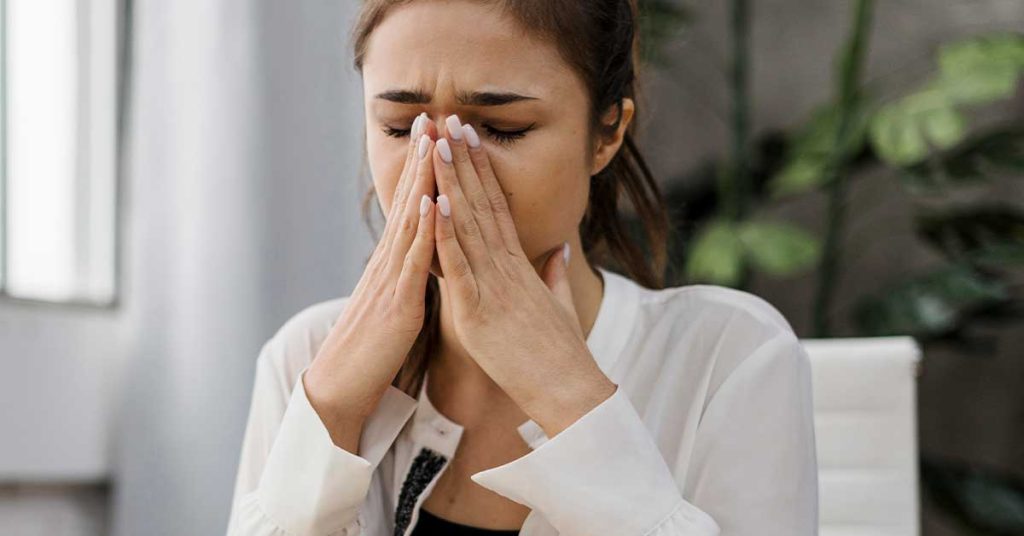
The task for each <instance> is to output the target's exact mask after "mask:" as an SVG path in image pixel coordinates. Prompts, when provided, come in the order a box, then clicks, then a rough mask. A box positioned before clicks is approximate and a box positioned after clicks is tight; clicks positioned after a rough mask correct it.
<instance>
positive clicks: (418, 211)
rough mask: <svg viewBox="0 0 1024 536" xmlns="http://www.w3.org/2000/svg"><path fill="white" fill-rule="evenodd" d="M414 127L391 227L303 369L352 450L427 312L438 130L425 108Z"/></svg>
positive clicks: (328, 420) (334, 431) (340, 439)
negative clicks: (425, 113)
mask: <svg viewBox="0 0 1024 536" xmlns="http://www.w3.org/2000/svg"><path fill="white" fill-rule="evenodd" d="M411 130H412V132H413V133H414V134H416V135H411V136H410V138H411V139H410V142H409V147H408V152H407V154H406V160H405V167H404V168H403V170H402V175H401V177H400V178H399V181H398V186H397V187H396V188H395V192H394V195H393V197H392V202H391V207H390V209H389V210H388V215H387V224H386V225H385V227H384V233H383V235H382V236H381V239H380V241H379V242H378V243H377V247H376V249H375V250H374V252H373V254H372V255H371V257H370V260H369V262H368V263H367V266H366V269H365V271H364V272H363V275H362V277H361V278H360V279H359V283H358V284H357V285H356V287H355V289H354V290H353V291H352V294H351V296H350V297H349V299H348V303H347V305H346V307H345V309H344V310H343V311H342V313H341V315H340V316H339V318H338V319H337V321H336V322H335V323H334V326H333V328H332V330H331V332H330V334H329V335H328V336H327V339H326V340H325V341H324V343H323V345H322V346H321V347H320V350H319V351H318V353H317V355H316V357H315V358H314V359H313V362H312V364H311V365H310V367H309V370H308V371H307V372H306V374H305V376H304V384H305V388H306V394H307V396H308V398H309V401H310V404H311V405H312V406H313V408H314V409H315V410H316V411H317V414H318V415H319V416H320V418H321V419H322V420H323V421H324V422H325V424H326V425H327V427H328V429H329V430H330V431H331V437H332V439H334V441H335V443H336V444H338V445H339V446H342V447H344V448H346V449H347V450H350V451H352V452H354V450H352V448H350V447H353V443H355V445H358V437H359V436H358V431H356V433H355V434H354V437H353V434H352V433H350V431H351V430H352V429H353V428H361V423H362V422H363V421H364V420H365V419H366V417H368V416H369V414H370V413H371V412H372V411H373V410H374V408H376V406H377V403H378V402H379V400H380V397H381V396H383V394H384V391H385V390H386V389H387V387H388V386H389V385H390V384H391V381H392V380H393V378H394V377H395V375H396V374H397V373H398V371H399V369H400V368H401V366H402V364H403V363H404V361H405V359H406V357H407V356H408V353H409V350H410V349H411V348H412V345H413V343H414V342H415V341H416V337H417V336H418V334H419V332H420V329H421V328H422V327H423V322H424V319H425V311H424V307H425V303H424V297H425V294H426V284H427V278H428V276H429V275H430V266H431V263H432V262H433V259H434V251H435V248H434V214H433V213H434V206H433V203H432V202H431V200H430V196H431V195H432V194H433V193H434V185H435V183H434V167H433V164H432V161H431V157H430V154H431V152H432V150H433V148H434V141H433V138H434V137H435V136H436V130H434V129H433V123H432V122H431V121H429V120H428V118H427V117H426V115H420V116H419V117H417V118H416V121H415V123H414V124H413V126H412V128H411ZM343 430H348V431H345V432H344V433H343V432H342V431H343Z"/></svg>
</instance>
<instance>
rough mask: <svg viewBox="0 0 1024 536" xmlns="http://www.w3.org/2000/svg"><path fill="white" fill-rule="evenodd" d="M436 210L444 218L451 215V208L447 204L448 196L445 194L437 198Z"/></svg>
mask: <svg viewBox="0 0 1024 536" xmlns="http://www.w3.org/2000/svg"><path fill="white" fill-rule="evenodd" d="M437 208H438V209H439V210H440V211H441V215H442V216H444V217H445V218H447V217H448V216H451V215H452V206H451V204H449V203H448V196H447V195H445V194H441V195H439V196H437Z"/></svg>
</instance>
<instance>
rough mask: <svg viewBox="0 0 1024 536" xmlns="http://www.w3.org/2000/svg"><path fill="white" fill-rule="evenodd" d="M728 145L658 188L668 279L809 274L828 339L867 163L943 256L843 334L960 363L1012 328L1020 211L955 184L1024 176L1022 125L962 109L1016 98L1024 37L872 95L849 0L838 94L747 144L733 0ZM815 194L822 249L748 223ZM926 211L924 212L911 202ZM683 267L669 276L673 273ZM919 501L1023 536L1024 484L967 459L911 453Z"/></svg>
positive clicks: (1017, 299) (862, 39)
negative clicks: (821, 214) (946, 353)
mask: <svg viewBox="0 0 1024 536" xmlns="http://www.w3.org/2000/svg"><path fill="white" fill-rule="evenodd" d="M730 6H731V9H732V18H731V29H732V33H731V35H732V41H733V59H732V69H731V78H730V80H731V89H732V92H731V93H732V103H733V106H732V144H731V151H730V154H729V158H728V160H727V161H725V162H714V161H711V162H708V163H706V164H704V165H702V166H700V167H699V168H698V169H697V170H695V171H694V172H693V173H690V174H688V175H687V176H686V177H683V178H677V179H676V180H672V181H670V182H669V188H667V190H666V196H667V198H668V202H669V206H670V207H673V208H674V207H685V209H686V212H680V211H674V212H673V219H674V223H673V227H674V231H675V232H674V235H673V237H672V239H671V244H670V255H671V257H672V258H673V259H675V262H674V263H671V264H670V266H669V274H668V276H669V277H668V281H669V283H673V282H674V283H681V282H685V281H704V282H710V283H717V284H723V285H728V286H736V287H742V286H744V285H745V284H746V282H747V276H748V275H749V273H750V272H751V271H758V272H764V273H768V274H770V275H792V274H798V273H801V272H805V271H807V270H808V269H809V268H811V267H813V266H815V264H816V265H817V272H816V275H817V276H818V280H817V285H816V289H815V298H814V307H813V324H814V336H817V337H828V336H832V335H833V328H832V326H831V323H830V321H829V319H830V316H829V314H830V313H831V312H834V310H835V307H834V306H833V304H832V296H833V294H834V292H835V289H836V282H837V281H838V274H839V272H840V270H841V269H842V268H843V267H844V262H845V255H844V252H843V251H842V249H841V247H840V244H841V239H842V238H843V237H844V234H845V232H846V227H847V219H848V218H849V217H851V216H853V217H856V215H848V214H847V213H846V211H845V206H846V204H847V199H846V198H847V196H848V193H847V192H848V189H849V184H850V182H851V181H855V180H857V179H858V177H860V176H862V175H863V173H862V172H863V171H865V170H867V169H870V170H872V171H874V172H878V171H883V172H885V173H887V174H889V175H890V176H892V177H893V178H894V180H896V181H898V183H899V184H900V185H901V186H902V187H903V189H904V191H905V192H906V194H907V195H908V198H909V199H910V200H912V201H914V203H913V209H912V212H911V213H910V217H911V218H912V219H913V222H914V229H915V232H916V236H917V237H918V239H919V241H920V243H921V244H923V245H925V246H927V247H929V248H931V249H932V250H933V251H934V253H936V255H937V258H938V259H939V260H938V261H937V262H936V263H935V265H934V266H933V267H931V268H930V269H928V270H925V271H923V272H921V273H916V274H912V275H910V276H900V277H898V278H895V279H893V280H891V281H889V282H888V283H886V284H885V285H883V288H882V290H881V291H880V292H878V293H876V294H873V295H868V296H865V297H864V298H863V299H861V300H860V301H859V302H858V303H857V304H856V306H855V307H853V308H852V310H851V313H852V320H853V325H854V326H855V328H856V332H855V333H853V334H852V335H859V336H873V335H910V336H913V337H915V338H916V339H917V340H918V341H919V342H920V343H922V344H923V345H926V346H927V345H930V344H939V343H943V344H947V343H953V344H956V345H958V348H959V349H961V350H963V351H964V352H965V353H985V352H990V351H991V345H990V341H988V340H987V339H985V338H984V337H983V336H980V335H976V334H975V333H973V331H974V330H975V328H976V327H979V326H981V325H982V324H984V323H989V322H991V321H1001V322H1006V323H1007V324H1008V325H1010V326H1019V324H1020V320H1021V319H1022V318H1024V298H1022V296H1021V294H1022V293H1021V290H1022V289H1021V286H1020V283H1019V282H1017V280H1018V279H1019V277H1020V276H1021V275H1022V269H1024V206H1022V205H1021V202H1020V200H1015V201H1002V202H997V203H993V202H974V203H966V204H965V203H963V202H962V201H961V200H960V199H959V197H960V196H958V194H959V193H960V192H959V189H960V188H961V187H963V186H972V187H980V186H981V187H983V186H984V185H986V184H989V183H993V182H995V181H996V180H997V179H1000V178H1004V177H1006V176H1024V122H1022V120H1021V118H1019V117H1018V118H1009V117H1007V118H1004V119H1003V120H1002V121H1001V122H999V123H997V124H995V125H991V124H989V125H981V126H975V125H972V121H971V116H970V114H971V113H972V112H973V111H974V110H975V109H981V108H984V107H986V106H990V105H992V104H994V103H997V102H999V101H1002V100H1005V99H1008V98H1011V97H1013V96H1015V95H1016V93H1017V91H1018V87H1019V86H1020V79H1021V77H1022V74H1024V35H1022V34H1020V33H997V34H989V35H978V36H975V37H971V38H968V39H964V40H959V41H955V42H951V43H946V44H944V45H942V46H941V47H939V49H938V52H937V57H936V69H935V71H934V73H933V74H932V75H931V76H930V77H929V78H928V79H927V80H924V81H923V82H922V83H921V84H919V85H918V86H917V87H916V88H914V89H913V90H912V91H910V92H909V93H906V94H904V95H902V96H900V97H898V98H895V99H885V98H882V97H880V95H881V94H882V91H881V88H878V87H874V85H873V84H872V83H870V82H868V81H865V80H864V77H863V75H862V70H863V64H864V61H865V58H866V56H867V49H868V44H869V39H868V36H869V35H870V31H869V30H870V28H871V25H872V7H873V1H872V0H855V2H854V4H853V10H852V13H853V18H852V20H851V29H850V34H849V36H848V39H847V41H846V43H845V45H844V46H843V48H842V50H841V53H840V55H839V57H838V58H837V60H838V61H837V62H836V64H835V65H836V67H837V71H836V79H837V84H836V87H837V91H836V96H835V98H834V99H833V100H831V101H830V102H826V103H824V104H822V105H820V106H818V107H816V108H815V109H814V110H813V111H812V113H811V114H810V117H809V120H808V121H807V122H806V123H804V124H802V125H800V126H799V127H797V128H795V129H793V131H792V132H787V133H779V132H767V133H764V134H763V135H761V136H759V137H754V136H752V134H751V132H750V131H749V125H748V121H747V118H748V116H749V110H750V108H751V104H752V103H751V100H752V99H751V97H750V95H749V92H748V88H747V82H746V72H747V70H749V50H747V34H748V33H749V27H750V10H749V6H748V5H747V1H746V0H732V2H731V4H730ZM812 192H823V193H825V195H826V199H827V201H826V204H827V206H826V223H825V228H824V236H823V238H822V241H821V242H819V241H818V239H817V238H815V236H814V235H813V234H811V233H810V232H808V231H806V230H804V229H802V228H800V227H798V226H796V225H792V224H789V223H786V222H770V221H764V220H761V219H759V218H756V217H752V216H751V214H752V213H753V212H754V211H753V209H754V208H755V207H757V206H758V205H761V204H768V203H773V202H778V201H780V200H782V199H784V198H787V197H790V196H797V195H805V194H809V193H812ZM919 198H920V199H922V200H927V201H928V202H927V203H924V202H922V203H918V202H917V200H918V199H919ZM680 268H681V271H678V272H676V271H674V270H679V269H680ZM921 475H922V485H923V486H924V489H925V492H926V496H928V497H930V498H931V499H932V500H933V501H934V502H935V504H937V505H938V506H940V507H941V508H943V509H944V510H945V511H946V512H948V514H949V515H950V516H951V517H952V518H954V519H956V520H958V521H959V522H960V523H961V524H962V525H963V526H964V527H965V528H968V529H969V530H972V531H973V532H974V533H976V534H985V535H1009V534H1022V533H1024V528H1022V527H1024V521H1022V519H1024V481H1022V480H1021V479H1020V478H1016V477H1013V476H1011V475H1007V474H1000V473H999V472H998V471H995V470H993V469H990V468H985V469H982V468H979V467H978V466H976V465H974V464H968V463H964V462H953V461H949V460H940V459H938V458H935V457H933V456H929V455H927V454H922V456H921Z"/></svg>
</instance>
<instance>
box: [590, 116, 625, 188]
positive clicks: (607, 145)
mask: <svg viewBox="0 0 1024 536" xmlns="http://www.w3.org/2000/svg"><path fill="white" fill-rule="evenodd" d="M635 110H636V105H635V104H634V103H633V99H630V98H628V97H627V98H624V99H622V119H621V120H620V121H619V127H618V129H616V131H615V134H614V135H612V136H610V137H604V136H602V137H600V139H599V140H598V141H597V146H596V148H595V150H594V161H593V165H592V167H591V171H590V174H591V176H593V175H597V174H598V173H600V172H601V170H603V169H604V168H605V166H607V165H608V164H609V163H610V162H611V161H612V158H614V157H615V154H616V153H618V152H619V148H620V147H622V142H623V140H625V139H626V129H627V128H629V122H630V121H631V120H632V119H633V113H634V112H635ZM618 115H619V106H618V105H617V104H613V105H611V106H609V107H608V109H607V110H606V111H605V113H604V117H602V118H601V122H602V123H603V124H605V125H612V124H614V123H615V118H616V117H618Z"/></svg>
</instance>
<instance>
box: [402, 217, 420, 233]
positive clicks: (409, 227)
mask: <svg viewBox="0 0 1024 536" xmlns="http://www.w3.org/2000/svg"><path fill="white" fill-rule="evenodd" d="M415 231H416V221H415V220H413V219H412V218H409V217H403V218H402V226H401V227H400V228H399V232H400V233H402V236H410V235H412V234H413V233H414V232H415Z"/></svg>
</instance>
